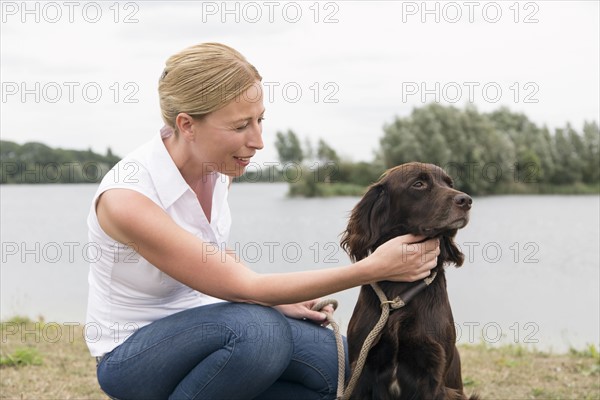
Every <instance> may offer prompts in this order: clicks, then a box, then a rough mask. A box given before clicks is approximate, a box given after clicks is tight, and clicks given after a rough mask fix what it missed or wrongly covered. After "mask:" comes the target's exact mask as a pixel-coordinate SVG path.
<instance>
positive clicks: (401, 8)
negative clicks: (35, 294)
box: [0, 1, 600, 162]
mask: <svg viewBox="0 0 600 400" xmlns="http://www.w3.org/2000/svg"><path fill="white" fill-rule="evenodd" d="M598 5H599V2H598V1H581V2H576V1H534V2H527V1H522V2H518V3H517V2H515V1H498V2H489V1H471V2H469V1H465V2H462V1H458V2H436V1H428V2H427V3H423V2H421V1H418V2H410V1H397V2H392V1H381V2H377V1H333V2H319V3H317V2H315V1H307V2H304V1H302V2H283V1H266V2H260V1H258V2H227V3H223V2H221V1H218V2H199V1H180V2H168V3H167V2H161V1H152V2H144V1H142V2H140V1H132V2H119V3H117V2H115V1H107V2H78V1H74V2H27V3H23V2H21V1H16V2H12V1H4V2H2V27H1V32H0V33H1V35H0V36H1V80H2V101H1V107H2V109H1V127H0V133H1V136H2V139H4V140H12V141H16V142H18V143H24V142H27V141H40V142H43V143H46V144H48V145H50V146H53V147H63V148H74V149H87V148H90V147H91V148H92V149H93V150H95V151H98V152H102V153H104V152H105V151H106V149H107V148H108V147H111V148H112V150H113V152H114V153H116V154H118V155H121V156H124V155H125V154H126V153H128V152H129V151H131V150H133V149H134V148H135V147H137V146H138V145H140V144H142V143H144V142H146V141H147V140H148V139H149V138H150V137H151V136H152V135H154V134H156V133H157V132H158V130H159V129H160V127H161V126H162V122H161V118H160V113H159V108H158V96H157V80H158V77H159V75H160V74H161V72H162V70H163V67H164V62H165V60H166V59H167V58H168V57H169V56H170V55H171V54H173V53H175V52H177V51H179V50H181V49H183V48H185V47H187V46H190V45H193V44H196V43H199V42H207V41H217V42H223V43H225V44H228V45H230V46H233V47H235V48H236V49H238V50H239V51H240V52H242V53H243V54H244V55H245V56H246V57H247V58H248V59H249V60H250V62H252V63H253V64H254V65H255V66H256V67H257V68H258V70H259V71H260V73H261V75H262V76H263V79H264V83H265V85H266V92H265V94H266V97H265V106H266V108H267V113H266V120H265V125H264V132H263V136H264V139H265V143H266V148H265V149H264V150H263V151H262V152H261V153H260V155H259V156H257V157H256V161H257V162H265V161H269V160H275V159H276V151H275V149H274V146H273V143H274V138H275V133H276V132H277V131H278V130H286V129H293V130H294V131H295V132H296V133H298V134H299V136H301V137H302V138H304V137H308V138H310V139H311V140H312V141H313V142H316V141H317V140H318V138H319V137H321V138H323V139H325V140H326V141H327V142H328V143H329V144H330V145H332V146H333V147H334V148H335V149H337V150H338V152H339V153H341V154H342V155H343V156H346V157H347V158H351V159H353V160H370V159H372V155H373V151H374V150H375V149H377V148H378V146H379V139H380V138H381V136H382V134H383V131H382V126H383V125H384V124H385V123H389V122H391V121H392V120H393V118H394V117H395V116H406V115H408V114H410V112H411V110H412V109H413V108H414V107H420V106H422V105H423V104H424V103H430V102H434V101H439V102H441V103H443V104H455V105H457V106H460V107H463V106H464V105H465V104H468V103H469V102H471V103H473V104H474V105H475V106H476V107H477V108H478V109H479V110H482V111H490V110H494V109H497V108H499V107H500V106H502V105H504V106H508V107H509V108H510V109H512V110H514V111H521V112H524V113H526V114H527V115H528V116H529V117H530V118H531V119H533V120H534V121H535V122H536V123H538V124H540V125H541V124H546V125H548V126H549V127H550V128H555V127H560V126H564V125H565V124H566V123H567V122H571V123H572V124H573V125H574V126H575V127H576V129H578V130H580V129H581V127H582V125H583V122H584V121H585V120H588V121H589V120H596V121H598V120H599V115H598V113H599V109H600V105H599V95H600V93H599V70H600V65H599V49H600V44H599V37H600V32H599V6H598Z"/></svg>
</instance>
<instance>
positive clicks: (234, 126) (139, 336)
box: [86, 43, 439, 400]
mask: <svg viewBox="0 0 600 400" xmlns="http://www.w3.org/2000/svg"><path fill="white" fill-rule="evenodd" d="M261 79H262V78H261V76H260V75H259V73H258V72H257V70H256V69H255V68H254V67H253V66H252V65H251V64H250V63H248V61H247V60H246V59H245V58H244V57H243V56H242V55H241V54H239V53H238V52H237V51H235V50H234V49H232V48H229V47H227V46H224V45H222V44H216V43H206V44H200V45H197V46H193V47H190V48H188V49H185V50H183V51H182V52H180V53H178V54H176V55H174V56H172V57H171V58H169V59H168V60H167V64H166V67H165V69H164V72H163V74H162V76H161V78H160V82H159V95H160V106H161V111H162V117H163V120H164V122H165V124H166V125H165V127H164V128H163V129H162V130H161V134H160V135H158V134H157V135H156V137H155V138H154V139H153V140H151V141H150V142H149V143H147V144H146V145H144V146H142V147H140V148H139V149H138V150H136V151H134V152H133V153H132V154H130V155H129V156H127V157H126V158H125V159H123V160H122V161H121V162H120V163H119V164H117V165H116V166H115V167H114V168H113V169H112V170H111V172H109V173H108V174H107V175H106V177H105V178H104V180H103V181H102V183H101V184H100V187H99V189H98V191H97V193H96V195H95V197H94V201H93V204H92V207H91V209H90V214H89V217H88V226H89V236H90V241H91V242H94V243H95V244H96V246H94V248H95V250H96V251H97V253H98V254H97V255H96V256H95V257H94V259H95V260H96V261H95V262H93V263H92V265H91V269H90V276H89V284H90V293H89V303H88V316H87V324H88V325H87V330H86V332H87V335H86V336H87V337H86V340H87V342H88V346H89V348H90V351H91V353H92V355H93V356H96V357H97V360H98V370H97V372H98V380H99V383H100V386H101V387H102V389H103V390H104V391H105V392H106V393H107V394H108V395H109V396H111V397H113V398H117V399H123V400H124V399H153V398H156V399H166V398H172V399H192V398H193V399H210V400H215V399H254V398H257V399H303V400H304V399H331V398H333V397H335V392H336V385H337V382H336V376H337V361H336V360H337V356H336V349H335V345H334V341H333V340H331V337H330V335H331V331H330V330H328V329H325V328H323V327H322V326H320V325H321V324H323V323H324V315H323V314H322V313H320V312H315V311H311V307H312V305H314V304H315V302H316V300H314V299H318V298H319V297H320V296H323V295H326V294H329V293H333V292H337V291H341V290H345V289H348V288H351V287H354V286H358V285H362V284H366V283H369V282H374V281H379V280H394V281H414V280H418V279H422V278H424V277H426V276H427V275H429V271H430V270H431V269H432V268H433V267H434V266H435V264H436V257H437V255H438V254H439V249H438V244H437V242H432V241H428V242H424V243H421V244H415V245H413V247H414V249H413V251H408V250H407V246H406V244H407V243H413V242H416V241H418V240H420V239H423V238H420V237H415V236H410V235H407V236H402V237H399V238H395V239H392V240H390V241H389V242H387V243H385V244H384V245H382V246H381V247H379V248H378V249H377V251H375V252H374V253H373V254H372V255H371V256H369V257H367V258H366V259H364V260H362V261H359V262H357V263H355V264H353V265H349V266H343V267H337V268H329V269H324V270H317V271H306V272H293V273H282V274H258V273H255V272H253V271H251V270H250V269H248V268H247V267H246V266H244V265H243V264H242V262H240V261H239V260H238V259H236V257H234V256H232V255H230V254H228V252H227V250H226V247H225V244H226V242H227V236H228V234H229V226H230V222H231V221H230V214H229V208H228V205H227V192H228V187H229V183H230V182H229V181H230V178H232V177H236V176H240V175H241V174H242V173H243V172H244V169H245V167H246V166H247V165H248V164H249V162H250V159H251V158H252V157H253V156H254V154H255V153H256V152H257V151H258V150H260V149H262V148H263V141H262V137H261V133H262V120H263V115H264V112H265V109H264V106H263V101H262V90H261V86H260V81H261ZM415 250H416V251H415ZM91 327H95V328H96V330H95V331H94V330H93V329H91Z"/></svg>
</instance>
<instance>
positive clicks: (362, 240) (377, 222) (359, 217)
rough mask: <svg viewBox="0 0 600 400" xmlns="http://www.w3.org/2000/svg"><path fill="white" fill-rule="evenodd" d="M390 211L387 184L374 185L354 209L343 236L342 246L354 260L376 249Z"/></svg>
mask: <svg viewBox="0 0 600 400" xmlns="http://www.w3.org/2000/svg"><path fill="white" fill-rule="evenodd" d="M389 213H390V201H389V195H388V193H387V190H386V189H385V186H384V185H382V184H380V183H377V184H375V185H372V186H371V187H370V188H369V190H368V191H367V193H366V194H365V195H364V196H363V197H362V199H361V200H360V201H359V202H358V204H357V205H356V206H355V207H354V209H353V210H352V213H351V214H350V221H349V222H348V227H347V228H346V231H345V232H344V233H343V236H342V241H341V246H342V248H343V249H344V250H345V251H346V253H348V255H349V256H350V258H351V259H352V260H353V261H356V260H361V259H363V258H365V257H367V256H368V255H369V253H370V252H371V251H373V250H374V246H375V244H376V243H377V241H378V239H379V238H380V235H381V230H382V227H383V226H384V224H385V222H386V221H387V220H388V218H389Z"/></svg>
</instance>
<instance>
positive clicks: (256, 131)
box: [246, 123, 265, 150]
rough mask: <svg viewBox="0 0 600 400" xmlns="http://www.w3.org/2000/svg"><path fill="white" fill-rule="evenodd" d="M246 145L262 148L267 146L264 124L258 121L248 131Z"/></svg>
mask: <svg viewBox="0 0 600 400" xmlns="http://www.w3.org/2000/svg"><path fill="white" fill-rule="evenodd" d="M246 146H248V147H250V148H253V149H257V150H260V149H262V148H263V147H265V145H264V143H263V139H262V125H261V124H259V123H256V124H255V125H254V126H253V127H252V129H251V130H250V132H249V133H248V140H247V142H246Z"/></svg>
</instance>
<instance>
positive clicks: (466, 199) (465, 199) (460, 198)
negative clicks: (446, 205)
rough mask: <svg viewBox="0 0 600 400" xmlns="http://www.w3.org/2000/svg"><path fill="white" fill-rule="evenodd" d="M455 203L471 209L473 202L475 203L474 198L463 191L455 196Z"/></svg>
mask: <svg viewBox="0 0 600 400" xmlns="http://www.w3.org/2000/svg"><path fill="white" fill-rule="evenodd" d="M454 203H455V204H456V205H457V206H459V207H460V208H464V209H466V210H469V209H470V208H471V204H473V199H472V198H471V196H469V195H468V194H464V193H461V194H458V195H456V196H454Z"/></svg>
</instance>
